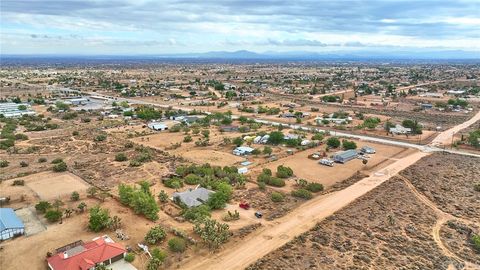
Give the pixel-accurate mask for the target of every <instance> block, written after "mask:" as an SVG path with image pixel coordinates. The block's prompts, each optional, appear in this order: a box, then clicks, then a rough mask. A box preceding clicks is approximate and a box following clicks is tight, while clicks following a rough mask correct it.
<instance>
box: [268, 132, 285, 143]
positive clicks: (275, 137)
mask: <svg viewBox="0 0 480 270" xmlns="http://www.w3.org/2000/svg"><path fill="white" fill-rule="evenodd" d="M269 136H270V137H269V138H268V142H269V143H271V144H273V145H277V144H280V143H282V142H283V137H284V136H283V133H282V132H280V131H272V132H270V134H269Z"/></svg>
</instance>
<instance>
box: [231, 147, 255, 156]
mask: <svg viewBox="0 0 480 270" xmlns="http://www.w3.org/2000/svg"><path fill="white" fill-rule="evenodd" d="M253 150H255V149H253V148H251V147H248V146H240V147H237V148H235V149H234V150H233V154H234V155H236V156H244V155H248V154H251V153H252V152H253Z"/></svg>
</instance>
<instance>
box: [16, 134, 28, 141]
mask: <svg viewBox="0 0 480 270" xmlns="http://www.w3.org/2000/svg"><path fill="white" fill-rule="evenodd" d="M15 140H17V141H18V140H28V136H27V135H25V134H23V133H18V134H15Z"/></svg>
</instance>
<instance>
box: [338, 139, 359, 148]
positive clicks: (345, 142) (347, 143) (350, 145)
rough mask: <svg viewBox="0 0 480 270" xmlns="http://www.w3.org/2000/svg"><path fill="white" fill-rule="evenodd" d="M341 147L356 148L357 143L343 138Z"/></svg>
mask: <svg viewBox="0 0 480 270" xmlns="http://www.w3.org/2000/svg"><path fill="white" fill-rule="evenodd" d="M342 146H343V149H345V150H349V149H357V144H356V143H355V142H354V141H348V140H343V141H342Z"/></svg>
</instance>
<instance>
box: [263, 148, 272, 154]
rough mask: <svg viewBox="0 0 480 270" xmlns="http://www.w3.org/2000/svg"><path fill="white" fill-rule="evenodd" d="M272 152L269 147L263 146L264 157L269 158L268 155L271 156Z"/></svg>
mask: <svg viewBox="0 0 480 270" xmlns="http://www.w3.org/2000/svg"><path fill="white" fill-rule="evenodd" d="M272 152H273V150H272V148H271V147H269V146H265V147H264V148H263V154H265V155H268V156H270V155H271V154H272Z"/></svg>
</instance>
